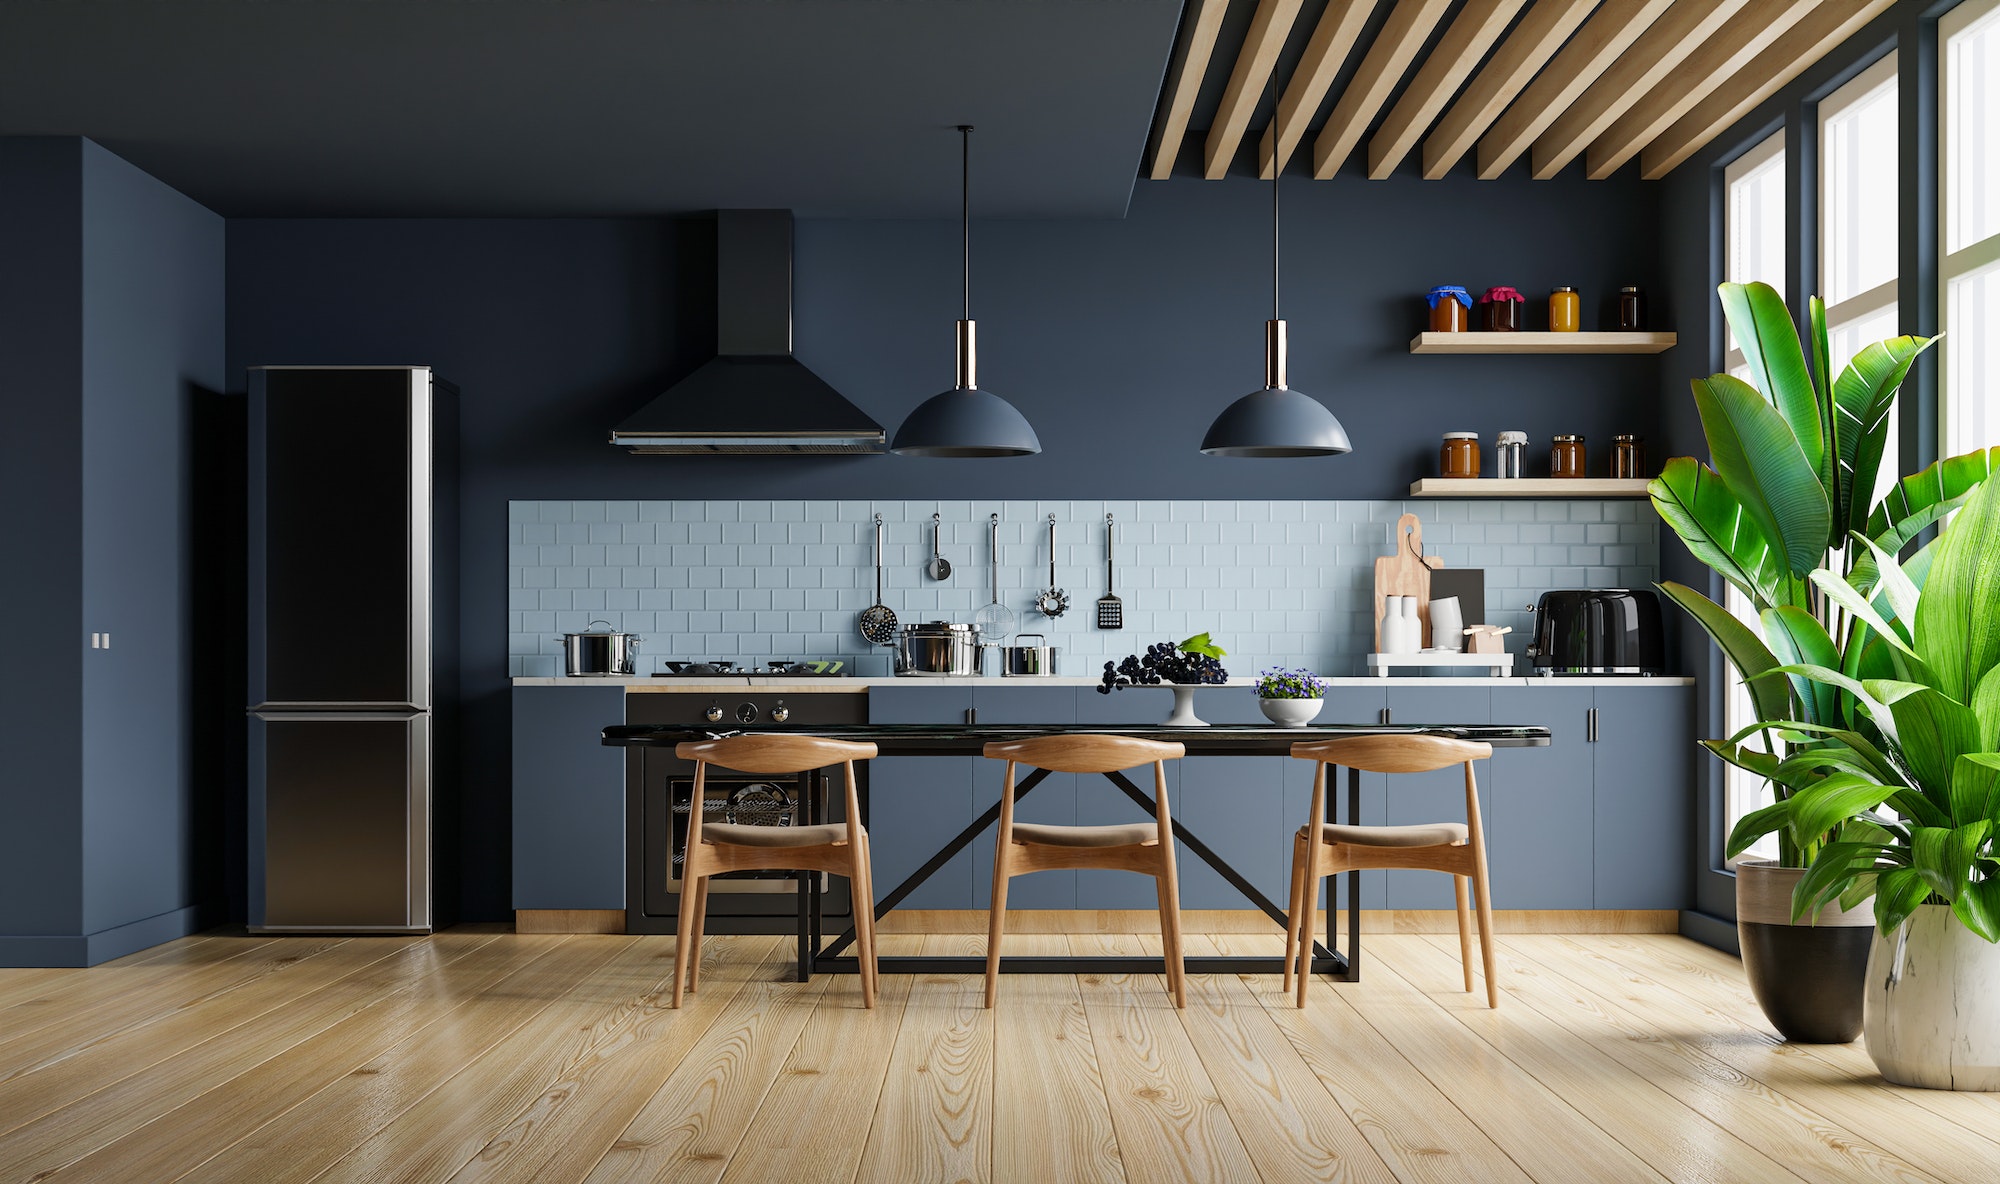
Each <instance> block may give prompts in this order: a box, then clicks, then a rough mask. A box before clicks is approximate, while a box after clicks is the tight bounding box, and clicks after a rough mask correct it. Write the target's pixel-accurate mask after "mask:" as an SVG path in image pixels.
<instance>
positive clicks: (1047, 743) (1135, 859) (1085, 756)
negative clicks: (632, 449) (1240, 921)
mask: <svg viewBox="0 0 2000 1184" xmlns="http://www.w3.org/2000/svg"><path fill="white" fill-rule="evenodd" d="M1186 752H1187V749H1186V747H1185V746H1183V745H1181V744H1179V743H1176V742H1174V741H1170V740H1145V739H1141V738H1139V737H1137V736H1101V735H1087V734H1086V735H1075V736H1071V735H1057V736H1029V737H1026V738H1024V739H1020V740H995V741H994V742H992V743H991V744H988V745H986V747H985V753H986V755H987V756H988V757H989V758H991V759H993V760H1001V761H1006V762H1007V781H1006V787H1005V789H1004V790H1002V792H1001V796H1000V836H999V845H998V848H997V849H996V850H995V851H994V854H993V904H992V916H991V919H990V922H989V927H988V929H987V932H986V1006H988V1007H992V1006H993V1003H994V1000H995V998H996V997H997V996H998V994H999V991H1000V937H1001V934H1002V933H1004V932H1005V930H1006V927H1007V881H1008V880H1010V879H1012V878H1013V877H1015V876H1022V875H1026V874H1028V873H1029V872H1041V871H1053V870H1055V869H1058V868H1106V869H1110V870H1112V871H1123V872H1138V873H1139V874H1141V875H1146V876H1151V877H1153V891H1154V895H1155V896H1156V897H1157V898H1158V900H1159V902H1160V941H1161V945H1162V946H1163V947H1164V952H1165V955H1166V957H1165V963H1166V971H1167V990H1168V991H1169V992H1170V993H1171V994H1172V995H1173V998H1174V1006H1175V1007H1186V1006H1187V964H1186V962H1185V961H1184V960H1183V959H1182V957H1181V889H1180V883H1179V880H1178V879H1177V877H1176V875H1175V872H1174V842H1173V838H1174V821H1173V817H1172V815H1171V814H1170V813H1169V811H1168V809H1167V766H1166V762H1167V761H1170V760H1176V759H1178V758H1180V757H1181V756H1183V755H1185V754H1186ZM1022 765H1027V766H1028V767H1029V768H1034V769H1047V770H1049V771H1050V772H1052V773H1120V772H1123V771H1124V770H1126V769H1136V768H1138V767H1139V766H1141V765H1151V766H1153V818H1152V820H1151V821H1149V822H1127V823H1119V824H1116V825H1112V826H1056V825H1050V824H1045V823H1037V822H1016V821H1014V774H1015V771H1016V770H1017V769H1018V768H1019V767H1020V766H1022Z"/></svg>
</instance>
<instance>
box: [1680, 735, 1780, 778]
mask: <svg viewBox="0 0 2000 1184" xmlns="http://www.w3.org/2000/svg"><path fill="white" fill-rule="evenodd" d="M1697 743H1699V744H1700V745H1701V746H1702V747H1703V748H1706V749H1708V750H1709V751H1710V752H1712V753H1714V754H1715V755H1717V756H1719V757H1721V758H1722V759H1723V760H1725V761H1727V762H1729V763H1730V764H1732V765H1735V766H1736V767H1737V768H1739V769H1741V770H1743V771H1744V772H1746V773H1749V774H1751V775H1752V776H1755V777H1762V778H1763V779H1764V780H1766V781H1770V780H1772V779H1774V778H1775V777H1777V775H1778V769H1779V767H1780V766H1781V765H1782V764H1783V762H1782V761H1780V760H1779V759H1778V755H1777V754H1776V753H1773V752H1765V751H1764V750H1763V749H1761V748H1751V747H1750V746H1748V745H1745V744H1731V743H1729V742H1728V741H1726V740H1701V741H1698V742H1697Z"/></svg>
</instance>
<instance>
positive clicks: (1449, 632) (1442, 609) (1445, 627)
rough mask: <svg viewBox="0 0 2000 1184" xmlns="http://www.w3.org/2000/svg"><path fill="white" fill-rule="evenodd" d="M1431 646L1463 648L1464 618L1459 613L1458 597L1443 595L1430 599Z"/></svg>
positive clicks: (1451, 648) (1452, 648)
mask: <svg viewBox="0 0 2000 1184" xmlns="http://www.w3.org/2000/svg"><path fill="white" fill-rule="evenodd" d="M1431 648H1432V649H1440V650H1462V649H1464V648H1465V618H1464V617H1463V616H1462V615H1461V614H1460V613H1459V609H1458V597H1456V596H1445V597H1440V598H1439V599H1437V600H1433V601H1431Z"/></svg>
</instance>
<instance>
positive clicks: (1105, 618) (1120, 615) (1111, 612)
mask: <svg viewBox="0 0 2000 1184" xmlns="http://www.w3.org/2000/svg"><path fill="white" fill-rule="evenodd" d="M1117 551H1118V535H1117V527H1116V526H1115V525H1114V524H1113V523H1112V521H1111V515H1109V514H1106V515H1105V516H1104V595H1102V596H1100V597H1098V598H1097V627H1098V628H1099V629H1123V628H1124V627H1125V603H1124V602H1123V601H1121V600H1119V599H1118V597H1117V596H1116V595H1115V594H1114V593H1113V592H1112V591H1111V561H1112V559H1113V558H1115V557H1116V555H1117Z"/></svg>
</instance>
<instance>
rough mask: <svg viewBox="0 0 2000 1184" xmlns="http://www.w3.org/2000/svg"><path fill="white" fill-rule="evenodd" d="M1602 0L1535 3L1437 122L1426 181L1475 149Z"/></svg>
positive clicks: (1428, 145) (1427, 149)
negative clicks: (1480, 137)
mask: <svg viewBox="0 0 2000 1184" xmlns="http://www.w3.org/2000/svg"><path fill="white" fill-rule="evenodd" d="M1597 3H1598V0H1535V6H1534V7H1533V8H1530V9H1529V10H1528V15H1527V16H1525V17H1523V18H1522V19H1521V23H1520V25H1519V26H1518V27H1517V28H1516V29H1515V30H1514V32H1513V33H1512V34H1510V35H1509V36H1508V38H1507V40H1506V41H1504V42H1502V43H1501V45H1500V49H1499V52H1497V53H1495V54H1494V55H1493V60H1492V61H1490V62H1488V63H1486V68H1485V69H1484V70H1481V71H1480V72H1479V76H1478V77H1477V78H1474V79H1473V80H1472V85H1471V86H1468V87H1466V88H1465V93H1464V94H1462V95H1460V96H1458V101H1457V102H1456V103H1453V104H1452V105H1451V110H1449V111H1447V112H1445V115H1444V118H1443V119H1441V120H1439V121H1438V125H1437V128H1436V130H1434V131H1432V132H1431V134H1430V135H1429V136H1428V137H1427V138H1426V139H1425V140H1424V177H1425V178H1426V179H1427V180H1431V181H1435V180H1437V179H1439V178H1440V177H1443V176H1444V175H1445V174H1446V173H1449V172H1450V171H1451V169H1452V166H1453V165H1455V164H1457V163H1458V162H1459V159H1460V158H1461V157H1463V156H1464V155H1465V154H1466V153H1467V152H1469V151H1471V149H1472V146H1473V144H1475V143H1477V142H1478V140H1479V136H1480V133H1482V132H1484V131H1485V130H1486V129H1487V128H1488V127H1490V126H1492V124H1493V121H1494V120H1495V119H1497V118H1499V116H1500V113H1501V112H1502V111H1504V110H1506V109H1507V104H1508V103H1511V102H1513V101H1514V96H1515V95H1518V94H1520V93H1521V88H1522V87H1524V86H1526V85H1528V82H1529V81H1530V80H1531V79H1533V78H1534V76H1535V72H1536V71H1537V70H1540V69H1541V68H1542V63H1543V62H1546V61H1548V60H1549V58H1550V57H1552V56H1553V55H1554V54H1555V52H1556V50H1558V49H1561V48H1562V44H1563V42H1565V41H1568V40H1569V35H1570V34H1571V33H1574V32H1576V27H1577V26H1578V25H1580V24H1582V23H1583V22H1584V18H1585V17H1588V16H1589V15H1590V12H1591V10H1592V9H1593V8H1596V7H1597Z"/></svg>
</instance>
